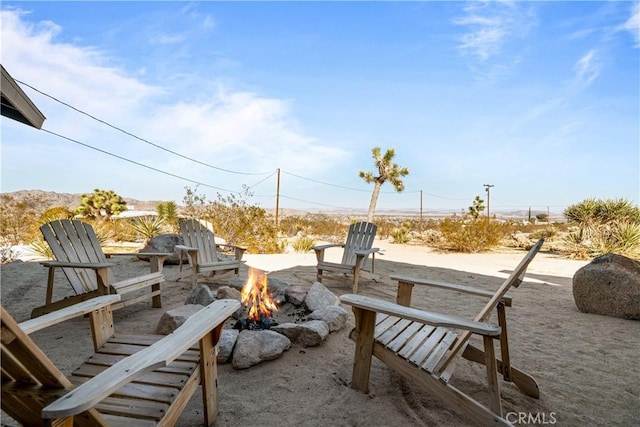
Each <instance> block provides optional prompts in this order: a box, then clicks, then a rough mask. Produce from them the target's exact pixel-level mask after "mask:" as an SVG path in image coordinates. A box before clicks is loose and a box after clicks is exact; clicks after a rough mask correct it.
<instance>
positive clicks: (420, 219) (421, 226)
mask: <svg viewBox="0 0 640 427" xmlns="http://www.w3.org/2000/svg"><path fill="white" fill-rule="evenodd" d="M420 231H422V190H420Z"/></svg>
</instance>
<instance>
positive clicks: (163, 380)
mask: <svg viewBox="0 0 640 427" xmlns="http://www.w3.org/2000/svg"><path fill="white" fill-rule="evenodd" d="M119 299H120V296H119V295H105V296H101V297H96V298H94V299H92V300H88V301H83V302H81V303H79V304H76V305H73V306H69V307H66V308H63V309H60V310H58V311H55V312H53V313H50V314H46V315H44V316H41V317H38V318H36V319H31V320H27V321H26V322H22V323H20V324H18V323H17V322H16V321H15V320H14V319H13V317H11V315H10V314H9V313H8V312H7V311H6V310H5V309H4V307H0V308H1V314H0V317H1V319H2V337H1V340H2V347H1V357H2V401H1V405H2V410H3V411H4V412H5V413H7V414H8V415H9V416H10V417H12V418H13V419H15V420H16V421H17V422H19V423H20V424H22V425H25V426H35V425H46V424H47V425H54V426H58V425H60V426H62V425H64V426H72V425H75V426H87V427H93V426H106V425H119V426H128V427H129V426H131V427H135V426H152V425H165V426H172V425H174V424H175V422H176V420H177V418H178V417H179V415H180V414H181V413H182V411H183V409H184V407H185V406H186V404H187V403H188V401H189V399H190V398H191V396H192V395H193V393H194V391H195V390H196V389H197V386H198V385H199V384H201V385H202V391H203V402H204V420H205V423H206V424H207V425H210V424H212V423H213V420H214V418H215V416H216V414H217V412H218V394H217V369H216V353H217V346H216V345H217V342H218V340H219V338H220V335H221V332H222V326H223V324H224V322H225V321H226V319H228V318H229V316H231V315H232V314H233V313H234V312H235V311H236V310H237V309H238V308H239V307H240V302H238V301H236V300H216V301H214V302H213V303H211V304H210V305H209V306H207V307H205V308H203V309H202V310H200V311H199V312H197V313H196V314H194V315H193V316H191V317H190V318H189V319H187V321H186V322H185V323H184V324H182V325H181V326H180V327H179V328H178V329H176V330H175V331H174V332H173V333H172V334H170V335H167V336H162V335H160V336H155V335H120V334H115V332H114V328H113V317H112V311H111V304H112V303H113V302H117V301H118V300H119ZM84 314H89V316H90V319H91V331H92V334H93V341H94V346H95V354H93V355H92V356H91V357H90V358H89V359H87V361H86V362H85V363H84V364H83V365H82V366H81V367H79V368H78V369H77V370H75V371H74V372H73V373H72V374H71V376H70V377H68V378H67V377H65V375H64V374H63V373H62V372H61V371H60V370H59V369H58V368H57V367H56V365H55V364H54V363H53V362H52V361H51V359H49V358H48V357H47V355H46V354H44V352H43V351H42V350H41V349H40V348H39V347H38V346H37V345H36V343H35V342H33V340H32V339H31V338H30V337H29V334H30V333H32V332H35V331H37V330H40V329H43V328H46V327H48V326H51V325H54V324H57V323H60V322H62V321H64V320H68V319H71V318H75V317H79V316H82V315H84ZM70 344H72V343H70ZM195 344H198V345H197V346H195V347H194V345H195Z"/></svg>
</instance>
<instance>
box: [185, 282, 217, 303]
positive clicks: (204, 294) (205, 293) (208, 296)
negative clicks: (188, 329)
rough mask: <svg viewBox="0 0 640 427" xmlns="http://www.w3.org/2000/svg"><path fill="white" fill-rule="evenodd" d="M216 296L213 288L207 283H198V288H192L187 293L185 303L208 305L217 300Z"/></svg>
mask: <svg viewBox="0 0 640 427" xmlns="http://www.w3.org/2000/svg"><path fill="white" fill-rule="evenodd" d="M215 299H216V298H215V296H214V295H213V292H211V289H209V287H208V286H207V285H198V286H197V287H196V288H194V289H192V290H191V292H189V295H187V299H186V300H185V302H184V303H185V304H188V305H189V304H200V305H202V306H205V307H206V306H207V305H209V304H211V303H212V302H213V301H214V300H215Z"/></svg>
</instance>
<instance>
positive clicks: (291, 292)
mask: <svg viewBox="0 0 640 427" xmlns="http://www.w3.org/2000/svg"><path fill="white" fill-rule="evenodd" d="M306 297H307V291H306V290H305V289H304V288H303V287H302V286H297V285H294V286H289V287H288V288H287V290H286V291H285V299H286V301H287V302H288V303H290V304H293V305H295V306H296V307H300V306H301V305H302V304H304V300H305V298H306Z"/></svg>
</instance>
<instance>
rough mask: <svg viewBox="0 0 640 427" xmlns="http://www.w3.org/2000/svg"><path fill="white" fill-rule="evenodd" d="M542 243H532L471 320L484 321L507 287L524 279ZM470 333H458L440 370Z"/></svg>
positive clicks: (462, 346)
mask: <svg viewBox="0 0 640 427" xmlns="http://www.w3.org/2000/svg"><path fill="white" fill-rule="evenodd" d="M543 243H544V239H540V240H538V242H537V243H536V244H535V245H533V247H532V248H531V249H530V250H529V252H528V253H527V255H525V257H524V258H523V259H522V261H520V264H518V266H517V267H516V268H515V270H513V272H511V274H510V275H509V277H507V279H506V280H505V281H504V282H503V283H502V285H501V286H500V287H499V288H498V290H497V291H496V292H495V294H494V295H493V296H492V297H491V299H490V300H489V302H488V303H487V304H486V305H485V306H484V307H483V308H482V310H480V312H479V313H478V314H477V315H476V317H475V318H474V319H473V320H475V321H476V322H485V321H486V320H487V319H488V318H489V316H491V313H492V312H493V310H494V309H495V308H496V307H497V305H498V303H499V302H500V301H501V300H502V298H503V297H504V296H505V294H506V293H507V292H508V291H509V289H511V287H512V286H514V287H516V288H517V287H518V286H520V283H522V280H523V279H524V275H525V273H526V272H527V267H528V266H529V264H530V263H531V261H532V260H533V258H534V257H535V256H536V254H537V253H538V251H539V250H540V248H541V247H542V244H543ZM471 335H472V333H471V332H469V331H465V332H463V333H462V334H460V336H459V338H458V341H457V342H456V344H455V345H454V346H453V347H452V348H451V352H450V353H449V355H448V356H447V359H446V360H445V361H444V362H443V363H441V364H440V365H439V370H440V371H442V370H443V369H445V368H446V367H447V365H448V364H449V363H450V362H451V361H452V360H453V359H454V358H455V356H456V354H458V352H459V351H460V350H462V349H463V348H464V347H465V346H466V345H467V342H468V341H469V338H470V337H471Z"/></svg>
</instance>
